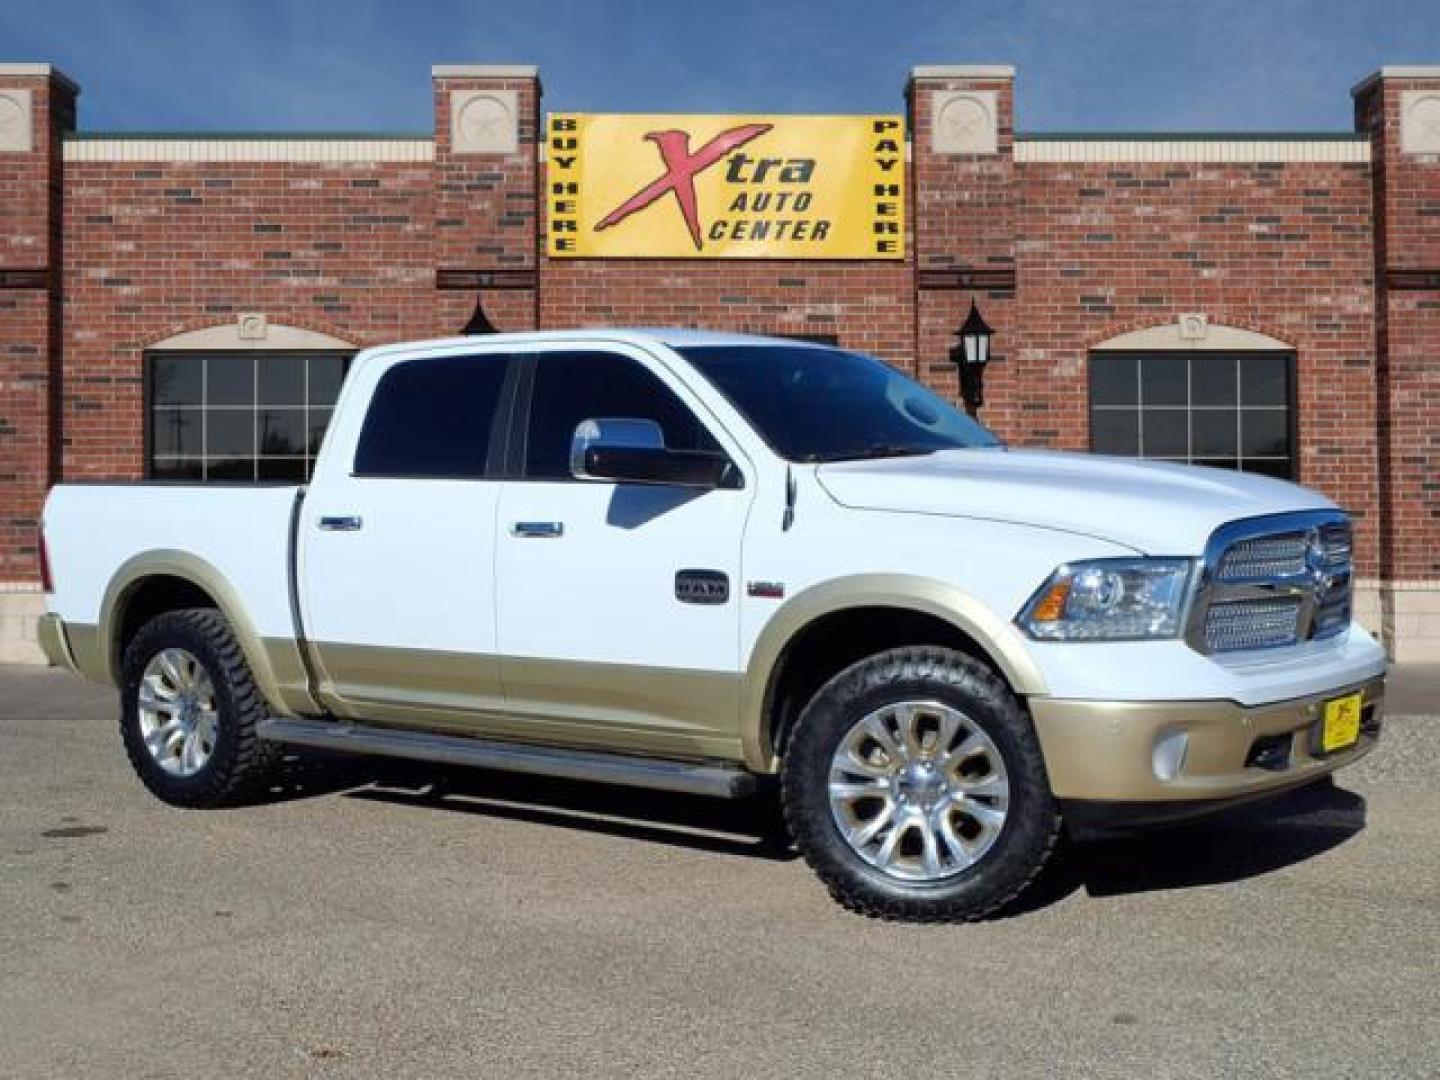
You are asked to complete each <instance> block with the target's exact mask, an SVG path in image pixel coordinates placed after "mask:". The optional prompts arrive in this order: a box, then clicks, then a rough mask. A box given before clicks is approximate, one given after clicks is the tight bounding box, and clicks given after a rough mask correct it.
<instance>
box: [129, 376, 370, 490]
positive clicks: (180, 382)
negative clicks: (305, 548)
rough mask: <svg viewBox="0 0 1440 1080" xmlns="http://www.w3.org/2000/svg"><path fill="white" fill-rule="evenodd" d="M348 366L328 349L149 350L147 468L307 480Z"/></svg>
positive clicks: (157, 476) (176, 476)
mask: <svg viewBox="0 0 1440 1080" xmlns="http://www.w3.org/2000/svg"><path fill="white" fill-rule="evenodd" d="M349 364H350V358H349V357H348V356H341V355H336V354H324V353H250V352H247V353H217V354H200V353H171V354H160V353H157V354H154V355H151V356H148V357H146V361H145V387H146V400H147V409H148V413H149V415H148V424H147V447H148V449H147V453H146V474H147V475H148V476H149V477H150V478H151V479H154V480H192V481H194V480H240V481H246V480H248V481H252V482H253V481H260V480H279V481H292V482H296V483H300V482H303V481H305V480H308V479H309V478H310V473H311V471H312V469H313V468H314V464H315V454H316V451H318V450H319V448H320V440H321V438H322V437H323V436H324V434H325V428H326V427H327V426H328V425H329V423H330V413H331V411H332V410H333V409H334V407H335V399H336V398H337V397H338V396H339V394H340V384H341V383H342V382H343V381H344V379H345V371H346V369H347V367H348V366H349Z"/></svg>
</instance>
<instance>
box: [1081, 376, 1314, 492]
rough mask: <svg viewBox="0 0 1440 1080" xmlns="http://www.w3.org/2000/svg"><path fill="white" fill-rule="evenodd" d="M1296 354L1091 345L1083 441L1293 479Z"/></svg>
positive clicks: (1104, 449) (1105, 450) (1113, 450)
mask: <svg viewBox="0 0 1440 1080" xmlns="http://www.w3.org/2000/svg"><path fill="white" fill-rule="evenodd" d="M1294 367H1295V358H1294V357H1293V356H1292V355H1290V354H1287V353H1276V352H1266V353H1221V352H1195V353H1153V354H1136V353H1095V354H1094V355H1093V356H1091V357H1090V448H1091V449H1092V450H1094V451H1096V452H1097V453H1102V454H1124V455H1129V456H1138V457H1147V458H1160V459H1163V460H1167V461H1184V462H1189V463H1191V464H1195V465H1213V466H1218V467H1221V468H1228V469H1240V470H1242V471H1244V472H1258V473H1264V474H1266V475H1267V476H1280V477H1286V478H1289V477H1293V476H1294V475H1295V452H1294V447H1293V446H1292V445H1291V443H1290V425H1291V419H1292V416H1293V412H1294V410H1293V402H1294V396H1295V388H1294Z"/></svg>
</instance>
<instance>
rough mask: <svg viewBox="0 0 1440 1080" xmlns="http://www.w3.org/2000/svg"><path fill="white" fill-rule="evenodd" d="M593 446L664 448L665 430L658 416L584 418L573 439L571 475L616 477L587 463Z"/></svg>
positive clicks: (605, 478)
mask: <svg viewBox="0 0 1440 1080" xmlns="http://www.w3.org/2000/svg"><path fill="white" fill-rule="evenodd" d="M591 447H599V448H601V449H605V450H664V449H665V433H664V432H663V431H661V430H660V425H659V424H657V423H655V421H654V420H635V419H629V418H618V419H608V420H593V419H592V420H581V421H580V423H578V424H577V425H575V434H574V436H573V437H572V438H571V440H570V475H571V476H573V477H575V479H576V480H607V481H608V480H612V479H614V478H613V477H610V476H600V475H597V474H595V473H592V472H591V471H590V469H589V467H588V465H587V464H586V458H587V455H588V454H589V451H590V448H591Z"/></svg>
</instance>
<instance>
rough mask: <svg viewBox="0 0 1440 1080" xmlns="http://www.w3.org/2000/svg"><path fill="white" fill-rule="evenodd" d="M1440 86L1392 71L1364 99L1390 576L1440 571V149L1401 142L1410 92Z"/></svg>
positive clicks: (1426, 576)
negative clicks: (1409, 149)
mask: <svg viewBox="0 0 1440 1080" xmlns="http://www.w3.org/2000/svg"><path fill="white" fill-rule="evenodd" d="M1436 88H1437V80H1435V79H1428V80H1416V79H1406V78H1386V79H1382V80H1376V81H1374V82H1372V83H1370V84H1369V85H1368V86H1367V87H1365V88H1362V89H1361V90H1360V91H1359V92H1358V93H1357V95H1356V102H1355V105H1356V127H1357V128H1358V129H1359V130H1362V131H1368V132H1370V135H1371V142H1372V147H1373V165H1374V172H1375V185H1374V186H1375V216H1376V221H1377V224H1378V234H1379V235H1378V237H1377V240H1378V242H1377V244H1376V251H1375V264H1376V266H1377V268H1378V273H1379V277H1380V281H1381V289H1380V300H1379V305H1378V309H1379V325H1378V334H1377V346H1376V351H1377V356H1378V362H1379V379H1378V382H1377V396H1378V398H1379V402H1380V412H1381V416H1380V424H1379V445H1380V454H1381V458H1382V462H1381V466H1382V467H1381V476H1382V485H1381V501H1382V504H1383V506H1384V510H1385V518H1386V529H1385V545H1384V547H1385V550H1384V554H1383V574H1384V576H1385V577H1386V578H1387V579H1390V580H1396V581H1425V580H1430V581H1433V580H1435V579H1436V578H1440V478H1437V461H1440V155H1435V154H1431V155H1418V154H1407V153H1404V152H1403V151H1402V150H1401V145H1400V106H1401V95H1402V94H1403V93H1404V92H1405V91H1406V90H1419V89H1430V90H1434V89H1436ZM1425 278H1428V284H1427V282H1426V280H1424V279H1425ZM1417 279H1418V280H1417Z"/></svg>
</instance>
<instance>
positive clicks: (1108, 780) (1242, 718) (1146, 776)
mask: <svg viewBox="0 0 1440 1080" xmlns="http://www.w3.org/2000/svg"><path fill="white" fill-rule="evenodd" d="M1357 690H1358V691H1360V693H1361V695H1362V697H1361V730H1360V738H1359V741H1358V742H1356V743H1355V744H1354V745H1353V746H1351V747H1349V748H1347V749H1345V750H1341V751H1337V752H1335V753H1331V754H1321V753H1320V752H1319V751H1318V749H1317V746H1318V742H1317V740H1316V739H1315V738H1314V732H1315V730H1316V728H1317V726H1318V724H1319V722H1320V713H1321V708H1322V706H1323V705H1324V703H1325V702H1327V701H1331V700H1333V699H1335V698H1337V697H1342V696H1344V695H1346V694H1350V693H1354V692H1355V691H1357ZM1384 696H1385V680H1384V678H1383V676H1382V677H1376V678H1372V679H1369V680H1366V681H1364V682H1361V683H1355V684H1349V685H1343V686H1337V687H1335V688H1334V689H1332V690H1328V691H1326V692H1325V693H1323V694H1311V695H1308V696H1306V697H1300V698H1293V699H1291V700H1288V701H1280V702H1276V703H1274V704H1269V705H1256V706H1249V707H1247V706H1244V705H1238V704H1236V703H1235V702H1233V701H1153V702H1144V701H1073V700H1061V699H1056V698H1046V697H1036V698H1031V700H1030V711H1031V715H1032V716H1033V717H1034V720H1035V730H1036V732H1037V733H1038V735H1039V737H1040V746H1041V749H1042V750H1043V751H1044V754H1045V767H1046V769H1047V770H1048V772H1049V774H1050V786H1051V790H1052V791H1053V792H1054V794H1055V797H1056V798H1057V799H1058V800H1060V801H1061V802H1062V803H1065V802H1071V801H1080V802H1084V803H1114V804H1121V803H1125V804H1134V805H1136V806H1146V807H1151V808H1152V813H1151V814H1150V817H1151V818H1152V819H1154V820H1163V819H1174V818H1179V817H1185V816H1189V812H1191V811H1193V812H1195V813H1203V812H1205V811H1207V810H1211V809H1217V808H1221V807H1223V806H1225V805H1228V804H1230V803H1232V802H1237V801H1243V800H1245V799H1248V798H1255V797H1258V796H1261V795H1265V794H1267V793H1271V792H1278V791H1284V790H1286V789H1288V788H1293V787H1299V786H1300V785H1302V784H1306V783H1309V782H1310V781H1312V780H1317V779H1319V778H1320V777H1322V776H1325V775H1326V774H1328V773H1331V772H1334V771H1335V770H1336V769H1339V768H1342V767H1344V766H1346V765H1348V764H1350V763H1351V762H1352V761H1356V760H1358V759H1359V758H1361V757H1364V756H1365V755H1366V754H1367V753H1369V752H1370V750H1371V749H1372V748H1373V747H1374V745H1375V741H1376V739H1377V738H1378V737H1379V734H1380V716H1381V709H1382V706H1383V704H1384ZM1182 736H1183V738H1181V737H1182ZM1182 742H1183V745H1184V752H1183V755H1177V754H1176V753H1175V748H1176V746H1177V745H1178V743H1182ZM1177 757H1178V759H1179V760H1178V764H1177Z"/></svg>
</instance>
